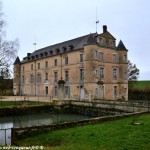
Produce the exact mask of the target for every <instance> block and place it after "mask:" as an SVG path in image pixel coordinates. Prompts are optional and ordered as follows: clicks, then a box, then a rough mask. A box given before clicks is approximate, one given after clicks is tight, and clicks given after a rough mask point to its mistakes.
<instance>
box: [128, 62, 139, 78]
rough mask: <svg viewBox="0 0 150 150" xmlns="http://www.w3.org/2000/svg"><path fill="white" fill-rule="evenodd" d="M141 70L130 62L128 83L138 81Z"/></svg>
mask: <svg viewBox="0 0 150 150" xmlns="http://www.w3.org/2000/svg"><path fill="white" fill-rule="evenodd" d="M139 74H140V70H139V69H138V68H137V67H136V65H135V64H132V63H131V62H130V61H128V81H137V80H138V78H139Z"/></svg>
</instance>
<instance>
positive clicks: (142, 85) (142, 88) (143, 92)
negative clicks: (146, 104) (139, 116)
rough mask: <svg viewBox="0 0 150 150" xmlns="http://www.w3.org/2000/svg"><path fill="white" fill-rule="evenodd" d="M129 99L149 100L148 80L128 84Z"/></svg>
mask: <svg viewBox="0 0 150 150" xmlns="http://www.w3.org/2000/svg"><path fill="white" fill-rule="evenodd" d="M129 84H131V83H130V82H129ZM131 87H132V88H131ZM129 100H150V81H137V82H135V83H133V82H132V86H130V85H129Z"/></svg>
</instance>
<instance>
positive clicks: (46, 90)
mask: <svg viewBox="0 0 150 150" xmlns="http://www.w3.org/2000/svg"><path fill="white" fill-rule="evenodd" d="M45 94H46V95H48V86H46V87H45Z"/></svg>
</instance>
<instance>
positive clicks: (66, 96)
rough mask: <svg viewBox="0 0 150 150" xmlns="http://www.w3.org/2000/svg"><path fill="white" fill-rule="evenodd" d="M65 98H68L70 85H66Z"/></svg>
mask: <svg viewBox="0 0 150 150" xmlns="http://www.w3.org/2000/svg"><path fill="white" fill-rule="evenodd" d="M64 91H65V98H68V97H69V87H68V86H65V90H64Z"/></svg>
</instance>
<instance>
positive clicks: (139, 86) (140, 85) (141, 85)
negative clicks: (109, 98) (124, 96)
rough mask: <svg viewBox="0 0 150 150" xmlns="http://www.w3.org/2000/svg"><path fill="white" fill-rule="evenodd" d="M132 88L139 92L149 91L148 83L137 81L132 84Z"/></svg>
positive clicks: (149, 83) (149, 85)
mask: <svg viewBox="0 0 150 150" xmlns="http://www.w3.org/2000/svg"><path fill="white" fill-rule="evenodd" d="M134 88H135V89H140V90H144V89H150V81H137V82H136V83H135V84H134Z"/></svg>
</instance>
